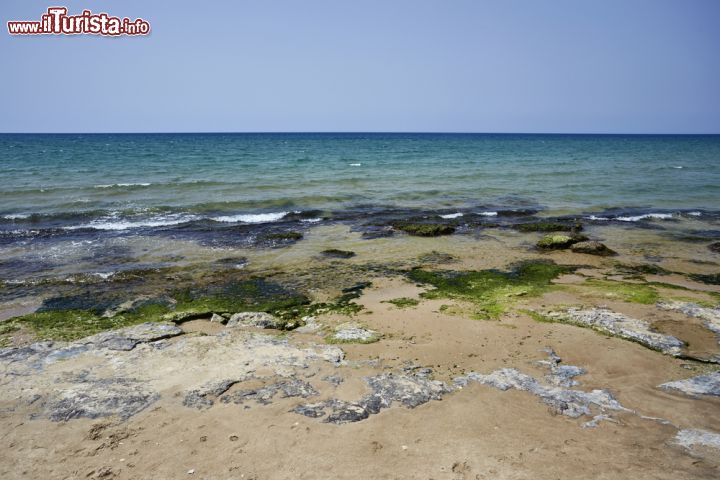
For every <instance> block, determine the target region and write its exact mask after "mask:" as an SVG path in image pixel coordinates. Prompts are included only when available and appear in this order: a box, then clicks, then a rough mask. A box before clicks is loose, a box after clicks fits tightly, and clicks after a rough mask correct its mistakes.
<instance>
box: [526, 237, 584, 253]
mask: <svg viewBox="0 0 720 480" xmlns="http://www.w3.org/2000/svg"><path fill="white" fill-rule="evenodd" d="M587 239H588V238H587V237H586V236H584V235H545V236H544V237H543V238H541V239H540V240H539V241H538V243H537V246H538V248H541V249H543V250H561V249H564V248H570V247H571V246H572V245H575V244H576V243H580V242H584V241H586V240H587Z"/></svg>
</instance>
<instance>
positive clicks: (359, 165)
mask: <svg viewBox="0 0 720 480" xmlns="http://www.w3.org/2000/svg"><path fill="white" fill-rule="evenodd" d="M348 165H350V166H351V167H362V163H348Z"/></svg>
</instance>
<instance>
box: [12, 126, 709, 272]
mask: <svg viewBox="0 0 720 480" xmlns="http://www.w3.org/2000/svg"><path fill="white" fill-rule="evenodd" d="M528 215H532V216H575V217H577V218H580V219H583V220H585V221H588V222H616V223H621V222H625V223H643V222H655V223H657V222H661V221H663V220H672V219H673V218H679V217H698V218H707V219H709V220H713V219H715V220H716V219H717V218H718V216H719V215H720V135H563V134H450V133H178V134H171V133H167V134H1V135H0V254H1V253H2V252H5V253H6V254H8V255H9V253H8V252H11V251H12V252H20V251H22V252H23V254H24V255H25V256H26V257H27V256H28V255H32V253H28V252H30V250H29V249H31V248H33V246H34V245H38V244H43V245H45V246H48V245H51V244H53V242H55V243H57V242H67V241H70V242H83V241H88V242H92V241H94V240H97V239H102V238H105V237H107V236H112V237H115V238H117V237H118V236H137V235H145V236H155V237H162V238H170V239H183V240H194V241H197V242H199V243H201V244H206V245H220V246H228V245H230V246H232V245H240V244H247V243H248V242H251V240H252V238H256V237H257V234H258V233H257V232H258V231H262V229H268V228H276V229H277V228H281V229H285V230H288V229H298V228H300V229H303V228H304V229H307V228H309V227H311V226H313V225H317V224H323V223H328V222H348V223H349V224H351V225H352V226H353V228H360V227H358V226H363V225H365V226H368V225H369V226H372V225H374V226H376V227H377V226H382V225H384V224H387V223H388V222H389V221H391V220H392V219H395V220H397V219H402V218H408V217H413V218H417V217H421V218H425V219H427V218H437V219H439V220H441V221H442V220H446V221H453V222H455V223H456V224H462V223H463V221H467V222H470V223H472V222H474V224H475V225H476V226H477V225H481V224H482V223H483V222H495V223H500V224H502V223H503V221H505V220H507V221H511V220H510V219H515V218H518V217H522V216H528ZM368 228H369V227H368ZM366 230H367V228H366ZM365 233H367V232H365ZM13 249H15V250H13ZM18 249H20V250H18ZM13 268H14V267H13ZM8 271H10V272H11V273H12V268H10V267H8V268H6V269H5V272H6V273H5V275H6V276H7V275H9V274H8V273H7V272H8ZM0 273H2V268H0Z"/></svg>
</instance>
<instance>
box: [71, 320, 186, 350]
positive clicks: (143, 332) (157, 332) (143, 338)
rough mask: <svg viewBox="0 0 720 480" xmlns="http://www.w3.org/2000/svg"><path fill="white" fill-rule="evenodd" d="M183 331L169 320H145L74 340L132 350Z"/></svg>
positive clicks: (115, 348) (114, 348)
mask: <svg viewBox="0 0 720 480" xmlns="http://www.w3.org/2000/svg"><path fill="white" fill-rule="evenodd" d="M182 333H183V331H182V329H181V328H180V327H178V326H177V325H175V324H174V323H170V322H146V323H141V324H139V325H135V326H133V327H127V328H121V329H119V330H111V331H109V332H102V333H98V334H97V335H93V336H91V337H87V338H84V339H82V340H79V341H78V342H75V343H77V344H84V345H88V344H93V345H95V346H96V347H99V348H108V349H110V350H132V349H133V348H135V347H136V346H137V345H138V344H140V343H149V342H155V341H158V340H163V339H165V338H170V337H175V336H178V335H181V334H182Z"/></svg>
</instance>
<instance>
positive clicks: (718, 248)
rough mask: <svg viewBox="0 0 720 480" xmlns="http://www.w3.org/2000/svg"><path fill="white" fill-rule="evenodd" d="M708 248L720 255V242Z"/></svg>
mask: <svg viewBox="0 0 720 480" xmlns="http://www.w3.org/2000/svg"><path fill="white" fill-rule="evenodd" d="M707 248H708V250H710V251H711V252H715V253H720V242H715V243H711V244H710V245H708V247H707Z"/></svg>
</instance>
